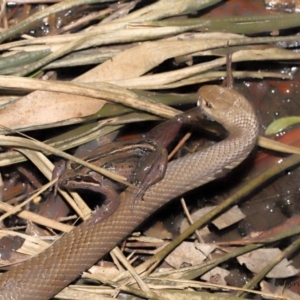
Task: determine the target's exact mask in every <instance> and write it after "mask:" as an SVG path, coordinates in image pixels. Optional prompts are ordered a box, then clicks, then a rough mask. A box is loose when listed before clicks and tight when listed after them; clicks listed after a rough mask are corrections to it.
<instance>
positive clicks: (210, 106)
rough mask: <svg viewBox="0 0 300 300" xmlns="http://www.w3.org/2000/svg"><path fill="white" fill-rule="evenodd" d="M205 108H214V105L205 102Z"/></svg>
mask: <svg viewBox="0 0 300 300" xmlns="http://www.w3.org/2000/svg"><path fill="white" fill-rule="evenodd" d="M205 106H206V107H207V108H213V105H212V104H211V103H210V102H207V101H205Z"/></svg>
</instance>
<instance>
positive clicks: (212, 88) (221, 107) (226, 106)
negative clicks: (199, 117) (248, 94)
mask: <svg viewBox="0 0 300 300" xmlns="http://www.w3.org/2000/svg"><path fill="white" fill-rule="evenodd" d="M198 93H199V99H198V103H199V105H200V106H201V108H202V109H203V111H204V112H205V114H206V115H207V116H208V118H210V119H211V120H214V121H217V122H221V123H223V126H224V127H225V128H226V127H227V126H226V124H224V121H223V120H224V119H225V120H228V121H229V122H230V120H232V119H234V118H235V117H236V116H239V115H240V114H241V113H243V111H247V110H249V109H250V110H251V109H252V107H251V105H250V104H249V103H248V102H247V101H245V99H244V97H243V96H242V95H241V94H239V93H238V92H236V91H234V90H232V89H229V88H225V87H221V86H218V85H206V86H203V87H201V88H200V89H199V91H198ZM224 117H225V118H224ZM228 125H229V124H228Z"/></svg>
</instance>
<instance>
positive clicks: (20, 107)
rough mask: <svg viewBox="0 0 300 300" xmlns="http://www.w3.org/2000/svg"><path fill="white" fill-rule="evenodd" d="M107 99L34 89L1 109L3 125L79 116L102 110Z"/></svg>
mask: <svg viewBox="0 0 300 300" xmlns="http://www.w3.org/2000/svg"><path fill="white" fill-rule="evenodd" d="M104 104H105V102H104V101H101V100H99V99H95V98H89V97H84V96H77V95H70V94H65V93H54V92H44V91H35V92H33V93H30V94H29V95H27V96H24V97H23V98H21V99H20V100H19V101H17V102H16V103H13V104H12V105H10V106H9V107H7V108H5V109H3V110H1V111H0V118H1V125H4V126H6V127H9V128H24V127H30V126H37V125H45V124H52V123H56V122H60V121H63V120H68V119H78V121H79V120H80V119H81V118H83V117H86V116H89V115H92V114H94V113H96V112H97V111H99V110H100V109H101V108H102V106H103V105H104Z"/></svg>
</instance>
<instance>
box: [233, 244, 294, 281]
mask: <svg viewBox="0 0 300 300" xmlns="http://www.w3.org/2000/svg"><path fill="white" fill-rule="evenodd" d="M280 253H281V251H280V249H278V248H273V249H257V250H254V251H251V252H249V253H246V254H243V255H241V256H238V257H237V260H238V262H239V263H240V264H241V265H242V264H245V265H246V267H247V268H248V269H249V270H250V271H251V272H253V273H259V272H260V271H261V270H262V269H263V268H264V267H265V266H266V265H267V264H268V263H269V262H271V261H272V260H273V259H274V258H275V257H276V256H278V255H279V254H280ZM291 263H292V262H291V261H288V260H287V259H286V258H285V259H283V260H282V261H281V262H280V263H279V264H277V265H276V266H275V267H274V268H273V269H272V270H271V271H270V272H269V273H268V274H267V275H266V276H267V277H268V278H287V277H291V276H295V275H296V274H298V272H299V270H298V269H296V268H294V267H293V266H292V265H291Z"/></svg>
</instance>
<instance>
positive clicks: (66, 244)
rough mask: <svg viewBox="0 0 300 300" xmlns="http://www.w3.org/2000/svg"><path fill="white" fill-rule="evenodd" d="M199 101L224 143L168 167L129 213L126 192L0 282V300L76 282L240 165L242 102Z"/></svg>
mask: <svg viewBox="0 0 300 300" xmlns="http://www.w3.org/2000/svg"><path fill="white" fill-rule="evenodd" d="M199 94H200V97H199V101H200V103H201V107H202V108H203V110H204V111H205V112H206V114H207V115H208V116H209V117H211V118H212V119H214V120H215V121H217V122H219V123H221V124H222V125H223V126H224V127H225V128H226V129H227V130H228V131H229V132H230V135H229V137H228V138H227V139H225V140H223V141H221V142H219V143H217V144H215V145H213V146H212V147H209V148H207V149H204V150H202V151H200V152H196V153H193V154H189V155H186V156H184V157H182V158H180V159H177V160H174V161H172V162H170V163H169V164H168V167H167V171H166V175H165V177H164V179H163V180H161V181H160V182H158V183H156V184H155V185H153V186H151V187H150V188H149V189H148V190H147V191H146V193H145V195H144V201H138V203H136V204H135V207H134V211H132V201H131V200H132V199H131V198H132V197H130V194H129V192H124V193H123V194H122V195H121V200H122V201H121V204H120V206H119V207H118V209H117V210H116V212H115V213H114V214H112V215H111V216H110V217H109V218H107V219H105V220H104V221H102V222H99V223H93V222H84V223H82V224H81V225H79V226H77V227H76V228H75V229H74V230H72V231H71V232H70V233H68V234H66V235H64V236H63V237H62V238H60V239H59V240H58V241H57V242H55V243H54V244H52V245H51V246H50V247H49V248H47V249H46V250H45V251H43V252H42V253H40V254H39V255H37V256H35V257H33V258H32V259H29V260H27V261H26V262H24V263H22V264H20V265H19V266H17V267H15V268H13V269H11V270H10V271H9V272H7V273H5V274H3V275H1V277H0V299H1V300H12V299H14V300H33V299H39V300H45V299H49V298H51V297H53V296H54V295H55V294H57V293H58V292H59V291H60V290H61V289H63V288H64V287H65V286H67V285H68V284H69V283H70V282H72V281H73V280H75V279H76V278H77V277H78V276H79V275H80V273H82V272H83V271H85V270H86V269H87V268H89V267H90V266H92V265H93V264H94V263H95V262H96V261H98V260H99V259H100V258H101V257H102V256H103V255H105V254H106V253H107V252H108V251H110V250H111V249H112V248H113V247H114V246H115V245H116V244H117V243H118V242H120V241H121V240H122V239H124V238H125V237H126V236H127V235H128V234H130V233H131V232H132V231H133V230H134V229H135V228H136V227H137V226H138V225H139V224H141V223H142V222H143V221H144V220H145V219H146V218H148V217H149V216H150V215H151V214H152V213H153V212H155V211H156V210H157V209H159V208H160V207H161V206H162V205H164V204H165V203H167V202H168V201H170V200H171V199H173V198H175V197H177V196H179V195H181V194H183V193H185V192H187V191H189V190H192V189H194V188H196V187H198V186H201V185H203V184H205V183H207V182H209V181H211V180H213V179H214V178H216V177H219V174H218V173H220V172H222V171H223V170H224V169H232V168H234V167H235V166H237V165H238V164H239V163H240V162H241V161H242V160H244V159H245V158H246V157H247V156H248V154H249V152H250V151H251V150H252V148H253V147H254V145H255V143H256V139H257V135H258V121H257V118H256V116H255V113H254V110H253V108H252V107H251V105H250V104H249V103H248V102H247V100H246V99H245V98H244V97H243V96H241V95H240V94H239V93H237V92H235V91H234V90H231V89H228V88H223V87H220V86H204V87H202V88H201V89H200V90H199Z"/></svg>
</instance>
